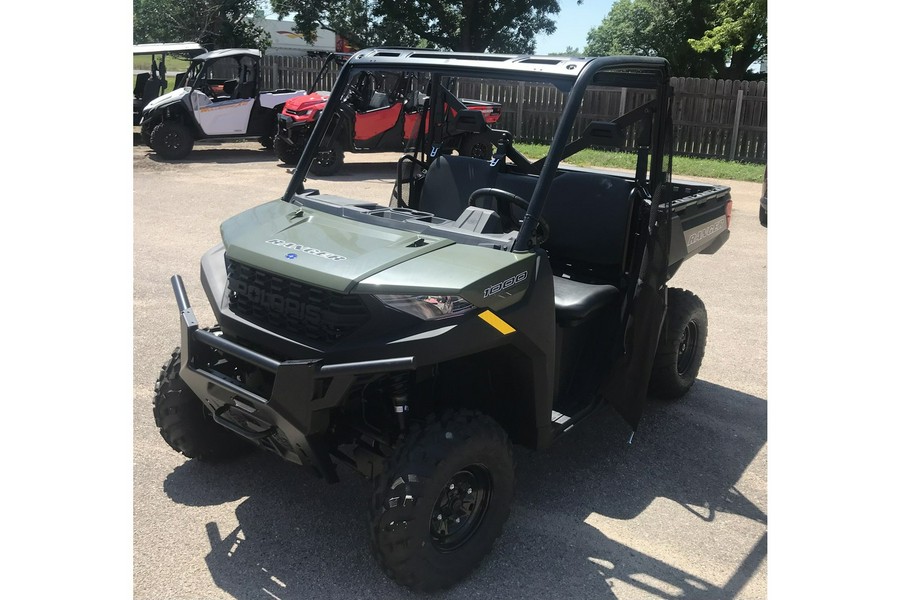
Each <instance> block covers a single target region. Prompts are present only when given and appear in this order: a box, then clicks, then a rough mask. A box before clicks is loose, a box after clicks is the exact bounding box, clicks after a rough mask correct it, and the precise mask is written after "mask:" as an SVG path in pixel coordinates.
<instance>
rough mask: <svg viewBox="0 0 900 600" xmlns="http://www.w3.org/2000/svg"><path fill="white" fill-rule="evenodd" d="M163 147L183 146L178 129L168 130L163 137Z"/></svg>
mask: <svg viewBox="0 0 900 600" xmlns="http://www.w3.org/2000/svg"><path fill="white" fill-rule="evenodd" d="M162 143H163V147H164V148H167V149H169V150H178V149H179V148H181V135H179V133H178V132H177V131H167V132H166V135H164V136H163V139H162Z"/></svg>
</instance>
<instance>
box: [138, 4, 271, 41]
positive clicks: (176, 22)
mask: <svg viewBox="0 0 900 600" xmlns="http://www.w3.org/2000/svg"><path fill="white" fill-rule="evenodd" d="M133 3H134V25H133V35H134V43H135V44H143V43H150V42H198V43H199V44H201V45H202V46H205V47H207V48H258V49H259V50H261V51H263V52H265V51H266V49H267V48H268V47H269V46H270V45H271V44H272V39H271V36H270V35H269V34H268V32H266V31H265V30H264V29H263V28H262V27H260V26H259V25H257V24H256V22H255V21H254V20H253V17H254V14H255V12H256V11H257V9H258V8H259V6H260V2H259V1H258V0H133Z"/></svg>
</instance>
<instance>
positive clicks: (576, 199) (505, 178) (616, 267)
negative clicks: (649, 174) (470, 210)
mask: <svg viewBox="0 0 900 600" xmlns="http://www.w3.org/2000/svg"><path fill="white" fill-rule="evenodd" d="M537 179H538V178H537V176H536V175H519V174H510V173H502V174H500V175H499V177H498V178H497V182H496V187H498V188H501V189H504V190H507V191H510V192H512V193H514V194H516V195H518V196H521V197H522V198H524V199H525V200H531V195H532V194H533V193H534V188H535V186H536V185H537ZM631 188H632V184H631V183H630V182H628V181H627V180H625V179H620V178H617V177H611V176H607V175H603V174H601V173H583V172H577V171H561V172H560V173H558V174H557V176H556V177H555V178H554V179H553V183H552V184H551V185H550V193H549V197H548V199H547V203H546V204H545V205H544V211H543V214H542V215H541V216H543V217H544V219H545V220H546V221H547V224H548V225H549V226H550V237H549V238H548V240H547V241H546V242H545V243H544V244H543V247H544V248H545V249H546V250H547V252H548V254H549V256H550V260H551V262H552V263H553V264H554V267H555V268H557V267H558V268H559V270H560V271H563V270H566V268H564V265H569V266H570V268H573V269H575V270H585V269H589V270H590V272H591V274H592V276H591V277H590V278H591V279H599V280H602V281H605V282H616V281H618V279H619V277H620V276H621V275H622V273H623V270H624V265H625V249H626V243H627V240H628V230H629V228H630V224H631V212H632V209H633V207H632V204H633V203H632V201H631ZM512 210H513V213H514V215H515V216H516V217H517V218H519V219H521V218H522V217H523V216H524V211H522V210H520V209H518V208H517V207H514V208H513V209H512ZM570 274H573V275H574V273H570Z"/></svg>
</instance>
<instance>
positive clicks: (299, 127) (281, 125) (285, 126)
mask: <svg viewBox="0 0 900 600" xmlns="http://www.w3.org/2000/svg"><path fill="white" fill-rule="evenodd" d="M276 122H277V124H278V134H277V135H278V137H280V138H283V139H285V140H286V141H288V142H290V143H291V144H294V143H297V142H298V141H299V140H300V139H301V138H305V137H306V136H305V135H304V133H305V132H306V131H307V130H308V129H309V127H310V125H312V123H311V122H310V121H295V120H294V119H293V118H292V117H290V116H288V115H285V114H281V113H279V114H278V118H277V119H276Z"/></svg>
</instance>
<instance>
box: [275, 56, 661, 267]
mask: <svg viewBox="0 0 900 600" xmlns="http://www.w3.org/2000/svg"><path fill="white" fill-rule="evenodd" d="M373 69H385V70H387V69H392V70H407V71H423V72H427V73H429V74H430V83H429V88H430V92H429V96H430V97H431V98H432V101H431V102H429V104H428V107H427V110H428V111H429V115H428V117H429V119H430V120H431V122H432V123H435V124H437V125H436V126H435V127H431V128H429V129H428V130H427V131H423V132H422V134H423V135H424V136H425V143H424V144H421V145H420V146H419V147H420V150H419V152H420V156H419V160H420V161H421V162H422V164H423V165H425V166H426V168H427V166H428V165H430V164H431V163H432V162H433V161H434V160H435V159H436V158H437V157H438V156H439V155H440V147H441V139H442V138H443V137H444V136H446V134H447V132H446V131H445V129H444V128H443V127H442V126H441V124H442V123H443V122H444V118H445V115H444V114H443V110H444V107H445V102H438V101H435V100H434V99H436V98H442V99H445V98H447V97H448V89H447V86H445V84H447V83H449V82H452V79H453V78H457V77H466V76H468V77H484V78H490V77H497V78H503V79H515V80H518V81H523V82H535V83H550V84H552V85H554V86H555V87H556V88H557V89H559V90H560V91H562V92H565V93H567V99H566V103H565V106H564V108H563V110H562V113H561V115H560V120H559V124H558V125H557V127H556V130H555V133H554V135H553V139H552V141H551V143H550V147H549V150H548V152H547V155H546V156H545V157H543V158H542V159H540V160H538V161H535V162H530V161H528V160H527V159H526V158H525V157H523V156H522V155H521V154H518V153H517V152H516V151H515V150H512V149H508V151H510V152H511V156H510V158H511V159H512V160H513V162H514V163H515V165H516V167H517V168H519V169H521V170H524V171H527V172H531V173H532V174H537V175H539V177H538V180H537V184H536V186H535V188H534V192H533V193H532V195H531V197H530V199H528V200H529V202H528V210H527V211H526V214H525V217H524V221H523V224H522V226H521V228H520V229H519V233H518V235H517V237H516V241H515V243H514V245H513V248H512V250H513V251H514V252H524V251H528V250H529V249H530V248H531V246H532V241H533V239H534V236H535V229H536V228H537V227H538V225H539V219H540V216H541V213H542V211H543V208H544V205H545V203H546V202H547V197H548V192H549V190H550V184H551V183H552V180H553V177H554V175H555V174H556V172H557V169H558V168H559V164H560V162H561V161H562V160H564V159H565V158H566V157H567V156H569V155H570V154H572V153H573V152H575V151H577V150H579V149H581V148H584V147H587V146H591V145H596V146H610V145H616V144H615V143H614V142H615V141H617V140H618V139H619V137H620V136H621V135H622V130H623V128H624V127H625V126H626V125H628V124H631V123H634V122H636V121H638V120H644V121H645V123H646V124H647V125H649V127H644V128H643V129H642V131H643V133H642V135H643V136H645V139H644V140H643V141H642V143H641V145H640V148H639V150H638V161H637V168H636V171H635V184H636V187H637V188H639V189H643V190H644V193H643V194H642V195H643V196H644V197H645V199H646V200H649V198H650V195H651V194H652V192H653V191H656V190H658V189H661V188H660V184H662V183H663V182H664V181H665V180H666V179H667V172H666V171H667V170H666V168H665V164H664V156H665V155H666V147H665V146H666V139H667V127H668V126H669V125H670V124H669V122H668V121H669V120H668V119H667V118H660V117H659V115H668V114H669V113H668V108H669V103H670V102H671V91H670V86H669V78H670V69H669V63H668V61H666V60H665V59H663V58H659V57H644V56H630V57H621V56H617V57H600V58H578V57H552V56H548V57H536V56H519V55H488V54H474V53H454V52H433V51H422V50H417V49H396V48H390V49H386V48H374V49H368V50H361V51H359V52H357V53H356V54H354V55H353V56H352V57H351V58H350V59H349V60H348V61H347V62H346V64H345V65H344V67H343V68H342V69H341V72H340V74H339V76H338V80H337V82H336V83H335V86H334V90H335V92H336V93H333V94H332V95H331V97H330V98H329V101H328V103H327V104H326V106H325V109H324V110H323V112H322V114H321V115H320V118H319V119H318V122H317V124H316V126H315V128H314V129H313V132H312V135H311V137H310V140H309V143H308V144H307V146H306V148H305V151H304V153H303V155H302V156H301V159H300V162H299V164H298V166H297V169H296V170H295V172H294V175H293V177H292V178H291V181H290V182H289V184H288V187H287V190H286V191H285V194H284V196H283V198H282V199H283V200H284V201H286V202H290V201H291V200H292V199H293V198H294V195H295V194H297V193H300V192H303V191H304V185H303V182H304V179H305V177H306V173H307V171H308V169H309V166H310V164H311V163H312V160H313V158H314V156H315V149H316V148H317V147H318V146H319V144H320V143H321V142H322V140H323V137H324V136H325V135H326V129H328V123H329V122H330V121H331V119H332V118H333V116H334V114H335V112H336V111H338V110H339V109H340V102H341V96H342V95H343V90H345V89H346V88H347V86H348V84H349V82H350V81H351V80H352V79H353V78H354V76H355V75H356V74H357V73H359V71H365V70H373ZM592 85H593V86H597V85H604V86H627V87H629V88H642V89H647V90H652V91H655V99H654V100H653V101H651V102H649V103H647V104H645V105H643V106H640V107H638V108H637V109H635V110H633V111H631V112H629V113H627V114H625V115H622V116H621V117H619V118H617V119H613V120H612V121H595V122H593V123H591V124H590V126H589V127H588V128H587V129H586V130H585V131H583V132H581V133H580V135H577V136H575V139H574V141H570V140H572V138H573V127H574V125H575V121H576V116H577V114H578V111H579V108H580V106H581V103H582V99H583V98H584V95H585V92H586V90H587V88H588V87H589V86H592ZM463 116H464V117H468V116H470V115H463ZM323 123H324V124H323ZM476 127H477V124H476ZM429 149H430V150H429ZM648 167H649V173H650V175H649V180H648V179H647V177H646V173H647V171H648ZM647 188H649V190H650V192H647V191H646V189H647ZM658 203H659V202H658V200H657V202H656V205H657V206H658Z"/></svg>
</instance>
